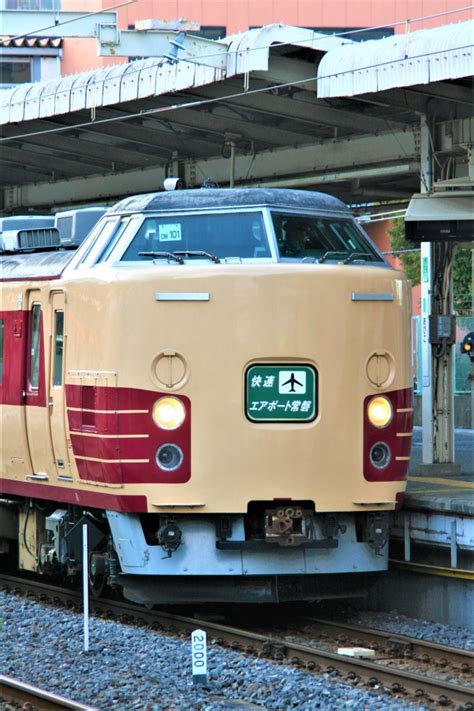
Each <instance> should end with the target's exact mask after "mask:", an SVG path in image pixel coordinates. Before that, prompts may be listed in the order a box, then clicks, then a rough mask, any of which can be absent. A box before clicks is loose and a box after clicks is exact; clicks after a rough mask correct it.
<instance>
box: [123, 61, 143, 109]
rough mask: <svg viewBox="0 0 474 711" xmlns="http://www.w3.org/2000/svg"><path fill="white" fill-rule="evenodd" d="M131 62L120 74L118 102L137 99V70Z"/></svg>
mask: <svg viewBox="0 0 474 711" xmlns="http://www.w3.org/2000/svg"><path fill="white" fill-rule="evenodd" d="M134 64H135V62H131V63H130V64H129V65H128V67H127V68H126V69H125V71H124V72H123V74H122V78H121V81H120V101H135V100H136V99H138V76H139V69H138V67H135V66H134Z"/></svg>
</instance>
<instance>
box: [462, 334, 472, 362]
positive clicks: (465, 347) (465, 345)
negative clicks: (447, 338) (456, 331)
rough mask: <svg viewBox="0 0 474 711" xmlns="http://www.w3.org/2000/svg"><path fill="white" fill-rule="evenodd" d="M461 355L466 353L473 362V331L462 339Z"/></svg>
mask: <svg viewBox="0 0 474 711" xmlns="http://www.w3.org/2000/svg"><path fill="white" fill-rule="evenodd" d="M461 353H466V354H467V355H468V356H469V358H470V359H471V361H473V360H474V331H471V332H470V333H468V334H467V335H466V336H464V338H463V339H462V342H461Z"/></svg>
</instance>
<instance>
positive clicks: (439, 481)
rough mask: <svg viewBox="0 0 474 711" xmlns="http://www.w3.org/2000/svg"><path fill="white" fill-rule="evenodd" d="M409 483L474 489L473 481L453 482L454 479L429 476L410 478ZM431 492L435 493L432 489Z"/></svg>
mask: <svg viewBox="0 0 474 711" xmlns="http://www.w3.org/2000/svg"><path fill="white" fill-rule="evenodd" d="M408 481H419V482H420V483H421V482H423V484H442V485H443V486H450V487H457V488H458V489H474V482H471V481H453V480H452V479H439V478H437V477H436V478H435V477H433V478H430V477H427V476H409V477H408ZM430 491H433V490H432V489H430Z"/></svg>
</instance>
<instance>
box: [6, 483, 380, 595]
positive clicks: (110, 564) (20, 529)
mask: <svg viewBox="0 0 474 711" xmlns="http://www.w3.org/2000/svg"><path fill="white" fill-rule="evenodd" d="M84 525H85V526H86V530H87V539H88V550H89V555H88V569H89V585H90V590H91V593H92V594H93V595H95V596H100V595H102V594H103V593H104V591H105V589H106V588H107V587H109V588H110V587H111V588H115V589H120V590H121V591H122V592H123V594H124V596H125V597H126V598H127V599H129V600H132V601H134V602H137V603H139V604H143V605H147V606H149V607H152V606H153V605H155V604H168V603H173V604H176V603H193V602H252V603H256V602H283V601H294V600H317V599H325V598H331V597H345V596H347V597H350V596H352V595H354V594H358V590H359V588H360V585H359V583H360V577H361V574H366V573H370V572H380V571H383V570H385V569H386V567H387V554H388V533H389V513H387V512H368V513H356V514H351V513H336V514H333V513H326V514H316V513H315V511H314V507H313V505H312V504H311V502H296V503H295V502H291V504H289V503H282V504H281V505H279V506H276V507H275V502H252V503H251V504H249V507H248V511H247V513H246V514H245V515H243V514H242V515H241V514H215V515H207V516H206V515H189V514H176V515H170V514H165V515H163V514H129V513H119V512H111V511H102V510H97V509H87V508H84V507H82V506H75V505H71V504H68V505H66V504H58V503H57V502H50V501H45V500H39V499H36V500H34V499H25V498H20V497H17V498H16V497H11V498H3V499H1V500H0V561H1V560H2V559H3V560H4V561H5V560H7V559H9V560H10V561H11V565H13V566H15V567H16V568H17V569H19V570H20V571H29V572H31V573H36V574H39V575H43V576H48V577H55V578H56V579H61V580H62V581H65V580H66V581H68V582H70V583H71V584H74V582H75V581H79V580H80V576H81V575H82V566H83V548H82V546H83V540H82V538H83V528H84Z"/></svg>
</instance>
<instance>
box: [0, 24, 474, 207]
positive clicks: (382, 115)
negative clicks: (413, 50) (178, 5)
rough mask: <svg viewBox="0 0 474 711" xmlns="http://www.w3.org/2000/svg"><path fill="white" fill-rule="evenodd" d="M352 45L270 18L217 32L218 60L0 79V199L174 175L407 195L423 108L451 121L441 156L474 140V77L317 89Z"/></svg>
mask: <svg viewBox="0 0 474 711" xmlns="http://www.w3.org/2000/svg"><path fill="white" fill-rule="evenodd" d="M383 42H385V40H380V41H378V42H377V44H381V43H383ZM352 44H353V43H351V42H350V41H349V40H346V39H340V38H337V37H328V36H326V35H321V34H318V33H314V32H312V31H310V30H306V29H302V28H298V27H287V26H281V25H270V26H268V27H264V28H260V29H256V30H250V31H248V32H244V33H242V34H240V35H235V36H231V37H227V38H225V39H224V40H222V41H220V42H216V43H214V45H215V47H216V54H218V56H219V58H222V61H221V60H220V59H219V62H218V66H209V65H208V64H201V63H199V61H198V58H195V61H193V62H191V61H181V60H180V59H179V57H178V61H176V62H172V61H169V60H168V59H166V58H164V57H160V58H156V57H155V58H149V59H143V60H137V61H134V62H124V63H122V64H116V65H113V66H108V67H106V68H103V69H100V70H97V71H94V72H83V73H81V74H76V75H72V76H68V77H64V78H63V79H60V80H56V81H53V82H41V83H36V84H29V85H24V86H19V87H17V88H16V89H12V90H4V91H3V92H0V115H1V117H2V118H1V120H2V121H3V122H4V123H3V126H2V130H3V138H2V139H1V151H0V201H1V200H3V204H1V205H0V208H1V209H3V210H4V211H5V212H6V213H11V212H17V213H18V212H20V211H22V212H24V211H25V210H28V209H36V210H43V211H45V210H47V211H49V210H51V209H52V208H56V209H59V208H65V207H70V206H77V205H81V204H84V203H86V204H90V203H97V202H99V203H104V202H109V203H110V202H114V201H115V200H116V199H117V198H119V197H123V196H126V195H133V194H136V193H140V192H149V191H154V190H157V189H159V188H160V187H161V185H162V181H163V178H165V177H166V176H167V175H180V177H182V178H184V179H185V180H186V183H187V185H188V186H189V187H193V186H198V185H200V184H202V182H203V180H204V179H205V178H206V177H211V178H213V179H214V180H215V181H217V182H218V183H219V185H221V186H225V185H228V184H234V185H236V186H260V187H306V188H310V189H316V190H323V191H327V192H330V193H333V194H335V195H337V196H338V197H340V198H341V199H342V200H344V201H345V202H351V203H354V202H368V201H371V200H407V199H408V198H409V197H411V195H412V194H413V193H414V192H416V191H417V190H418V189H419V184H420V160H419V158H420V114H423V113H426V112H427V111H428V110H429V111H431V112H433V114H435V115H436V119H437V120H438V121H443V120H447V119H449V121H450V122H451V121H453V120H454V121H455V122H456V123H455V124H452V123H450V124H449V125H450V133H449V135H448V133H446V137H445V141H446V145H447V146H448V152H447V153H446V157H445V158H443V156H441V158H440V161H441V162H442V161H443V160H446V161H447V160H448V158H449V157H450V153H449V151H451V150H452V147H453V146H454V145H455V142H457V143H456V145H457V144H459V145H461V144H462V146H464V145H467V144H469V143H472V140H468V138H469V135H470V134H471V129H470V128H469V125H468V123H465V125H464V124H463V123H462V122H463V121H464V122H466V121H467V122H469V117H471V116H472V94H471V91H470V89H471V81H472V77H471V75H470V74H469V75H466V77H463V78H461V79H450V80H449V81H448V80H446V81H439V82H434V83H433V82H432V83H430V84H428V85H416V86H414V87H412V88H409V89H408V90H407V89H404V90H403V92H402V91H401V90H400V89H398V88H396V89H389V90H387V91H384V92H374V93H372V94H366V95H364V96H362V97H359V96H357V97H352V98H346V97H342V98H331V99H329V100H328V99H325V98H321V97H320V95H319V87H318V86H317V82H316V73H317V69H318V65H319V64H320V63H321V62H322V61H323V60H324V57H325V56H327V55H331V54H332V53H333V52H338V51H340V50H342V49H344V46H345V45H347V46H349V47H350V46H351V45H352ZM366 44H369V43H366ZM366 44H362V45H361V44H357V47H358V51H361V50H363V48H364V47H365V46H366ZM223 49H224V51H223ZM466 71H467V70H466ZM469 71H472V70H471V69H470V70H469ZM454 126H455V129H454V128H453V127H454ZM440 135H441V133H440ZM443 140H444V139H443ZM456 150H458V149H457V148H456ZM459 151H464V148H460V149H459ZM443 155H444V154H443ZM452 165H453V162H451V163H450V166H451V167H452ZM446 176H447V177H452V170H451V169H450V174H449V176H448V175H447V173H446Z"/></svg>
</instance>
